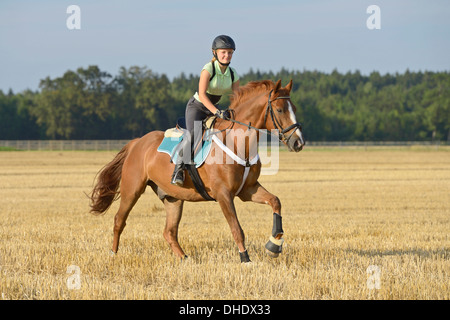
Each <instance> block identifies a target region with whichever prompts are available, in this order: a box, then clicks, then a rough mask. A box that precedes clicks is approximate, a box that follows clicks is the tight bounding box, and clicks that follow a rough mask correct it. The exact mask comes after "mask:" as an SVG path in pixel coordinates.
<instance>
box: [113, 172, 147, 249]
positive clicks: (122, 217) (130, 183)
mask: <svg viewBox="0 0 450 320" xmlns="http://www.w3.org/2000/svg"><path fill="white" fill-rule="evenodd" d="M122 177H123V179H122V182H121V186H120V206H119V210H118V211H117V213H116V215H115V217H114V240H113V246H112V252H113V253H117V250H118V249H119V240H120V235H121V234H122V231H123V229H124V228H125V225H126V220H127V218H128V214H129V213H130V211H131V209H133V206H134V205H135V204H136V202H137V201H138V199H139V197H140V196H141V195H142V193H144V191H145V183H144V184H143V183H141V182H138V181H137V180H133V179H132V177H131V176H124V175H123V176H122Z"/></svg>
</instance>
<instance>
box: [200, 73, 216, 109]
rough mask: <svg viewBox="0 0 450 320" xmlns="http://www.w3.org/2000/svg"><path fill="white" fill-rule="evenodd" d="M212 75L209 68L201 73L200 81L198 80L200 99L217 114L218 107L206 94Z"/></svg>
mask: <svg viewBox="0 0 450 320" xmlns="http://www.w3.org/2000/svg"><path fill="white" fill-rule="evenodd" d="M210 77H211V75H210V74H209V72H208V71H207V70H203V71H202V73H200V81H199V82H198V97H199V98H200V101H201V102H202V103H203V105H204V106H205V107H206V108H207V109H208V110H209V111H211V112H212V113H214V114H215V113H216V112H217V110H218V109H217V108H216V107H215V106H214V105H213V104H212V103H211V100H209V98H208V96H207V95H206V90H208V86H209V78H210Z"/></svg>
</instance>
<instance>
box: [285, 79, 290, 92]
mask: <svg viewBox="0 0 450 320" xmlns="http://www.w3.org/2000/svg"><path fill="white" fill-rule="evenodd" d="M284 89H286V90H287V91H288V92H291V89H292V79H291V81H289V83H288V84H287V86H286V87H284Z"/></svg>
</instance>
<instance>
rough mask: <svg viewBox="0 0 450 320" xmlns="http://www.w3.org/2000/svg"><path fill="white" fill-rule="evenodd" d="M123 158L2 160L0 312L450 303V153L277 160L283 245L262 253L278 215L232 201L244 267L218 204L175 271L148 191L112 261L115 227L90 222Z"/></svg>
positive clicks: (321, 154) (314, 154)
mask: <svg viewBox="0 0 450 320" xmlns="http://www.w3.org/2000/svg"><path fill="white" fill-rule="evenodd" d="M114 155H115V152H70V151H65V152H32V151H31V152H0V299H257V300H259V299H283V300H291V299H443V300H444V299H447V300H448V299H449V298H450V281H449V280H450V205H449V204H450V149H449V148H448V147H440V148H439V149H438V150H436V149H435V148H432V147H429V148H428V147H407V148H376V147H373V148H367V149H361V148H313V147H309V148H306V150H304V151H302V152H301V153H299V154H293V153H288V152H281V153H280V170H279V172H278V174H276V175H267V176H261V178H260V182H261V183H262V184H263V185H264V186H265V187H266V188H267V189H268V190H269V191H270V192H272V193H274V194H275V195H277V196H278V197H279V198H280V200H281V203H282V216H283V228H284V231H285V245H284V247H283V253H282V254H281V255H280V257H279V258H278V259H272V258H270V257H268V256H267V255H266V254H265V252H264V244H265V243H266V242H267V240H268V238H269V236H270V233H271V230H272V212H271V209H270V207H269V206H265V205H258V204H253V203H243V202H241V201H240V200H239V199H236V200H235V204H236V207H237V210H238V217H239V220H240V223H241V225H242V227H243V229H244V232H245V235H246V244H247V248H248V251H249V254H250V258H251V260H252V261H253V262H252V263H251V264H245V265H242V264H240V262H239V254H238V250H237V247H236V245H235V243H234V241H233V238H232V236H231V232H230V230H229V227H228V224H227V223H226V221H225V219H224V217H223V214H222V212H221V211H220V208H219V206H218V204H216V203H206V202H205V203H185V207H184V213H183V219H182V221H181V224H180V234H179V238H180V244H181V246H182V247H183V249H184V250H185V251H186V253H187V254H188V255H189V258H188V259H187V260H186V261H184V262H180V261H179V260H177V259H176V258H175V256H174V255H173V254H172V252H171V250H170V249H169V247H168V245H167V243H166V242H165V240H164V238H163V236H162V232H163V228H164V223H165V212H164V209H163V205H162V203H161V202H160V201H159V200H158V199H157V197H156V196H155V195H154V194H153V192H152V191H151V189H150V188H148V190H147V191H146V193H145V194H144V195H143V196H142V197H141V199H140V200H139V202H138V203H137V205H136V206H135V207H134V209H133V211H132V212H131V214H130V217H129V218H128V220H127V226H126V228H125V230H124V232H123V235H122V238H121V247H120V249H119V253H118V255H117V256H116V257H114V258H111V257H110V254H109V250H110V247H111V242H112V227H113V218H114V214H115V212H116V210H117V208H118V203H117V202H116V203H114V204H113V206H112V208H111V209H110V210H109V211H108V212H107V213H106V214H105V215H104V216H93V215H91V214H89V213H88V211H89V201H88V199H87V197H86V196H85V194H84V192H86V193H89V191H90V189H91V187H92V184H93V179H94V176H95V174H96V173H97V171H98V170H99V169H100V168H101V167H102V166H103V165H104V164H106V163H107V162H109V161H110V160H111V159H112V158H113V156H114Z"/></svg>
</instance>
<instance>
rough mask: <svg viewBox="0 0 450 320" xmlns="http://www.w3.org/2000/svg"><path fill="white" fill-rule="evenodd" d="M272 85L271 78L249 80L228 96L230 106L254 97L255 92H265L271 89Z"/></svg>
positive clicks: (232, 106)
mask: <svg viewBox="0 0 450 320" xmlns="http://www.w3.org/2000/svg"><path fill="white" fill-rule="evenodd" d="M273 86H274V83H273V81H271V80H262V81H251V82H249V83H247V84H246V85H245V86H242V87H239V90H237V91H235V92H233V94H232V95H231V97H230V101H231V104H230V108H234V107H236V106H237V105H239V104H241V103H243V102H245V101H246V100H248V99H249V98H252V97H255V96H256V95H257V94H259V93H262V92H266V91H268V90H270V89H272V88H273Z"/></svg>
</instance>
